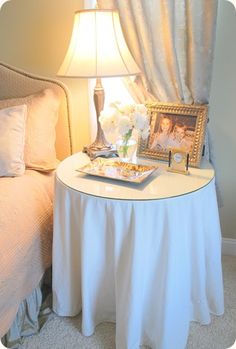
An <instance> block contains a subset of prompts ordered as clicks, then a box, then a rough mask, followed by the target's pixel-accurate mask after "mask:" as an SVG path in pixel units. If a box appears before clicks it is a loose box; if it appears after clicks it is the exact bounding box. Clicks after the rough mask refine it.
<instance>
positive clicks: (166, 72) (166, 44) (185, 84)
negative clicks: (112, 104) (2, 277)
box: [98, 0, 218, 104]
mask: <svg viewBox="0 0 236 349" xmlns="http://www.w3.org/2000/svg"><path fill="white" fill-rule="evenodd" d="M98 5H99V7H100V8H116V9H118V11H119V14H120V18H121V24H122V27H123V31H124V34H125V37H126V40H127V43H128V46H129V48H130V50H131V52H132V54H133V56H134V58H135V60H136V62H137V63H138V65H139V66H140V68H141V70H142V72H143V74H142V75H141V76H140V77H137V78H136V79H135V81H132V80H131V81H129V82H128V83H127V85H128V88H129V90H130V91H131V93H132V95H134V96H135V97H136V98H135V99H136V100H138V101H141V102H144V101H145V100H147V99H155V100H159V101H162V102H177V103H186V104H192V103H200V104H202V103H208V101H209V92H210V82H211V72H212V60H213V51H214V42H215V32H216V17H217V7H218V0H207V1H206V0H197V1H196V0H149V1H142V0H128V1H124V0H98ZM134 84H135V86H134Z"/></svg>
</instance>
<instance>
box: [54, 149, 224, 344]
mask: <svg viewBox="0 0 236 349" xmlns="http://www.w3.org/2000/svg"><path fill="white" fill-rule="evenodd" d="M87 162H89V158H88V157H87V155H85V154H83V153H78V154H75V155H73V156H71V157H69V158H67V159H65V160H64V161H63V162H62V163H61V164H60V165H59V167H58V169H57V171H56V184H55V190H56V192H55V210H54V238H53V309H54V311H55V312H56V313H57V314H58V315H62V316H75V315H77V314H78V313H79V312H80V311H81V310H82V332H83V334H84V335H86V336H89V335H91V334H92V333H93V332H94V329H95V327H96V325H97V324H99V323H101V322H104V321H115V322H116V348H117V349H126V348H127V349H138V348H139V346H140V345H147V346H150V347H151V348H153V349H154V348H158V349H169V348H175V349H184V348H185V346H186V342H187V337H188V329H189V322H190V321H192V320H194V321H199V322H200V323H202V324H208V323H209V322H210V314H211V313H214V314H219V315H220V314H222V313H223V310H224V302H223V283H222V270H221V232H220V224H219V215H218V207H217V201H216V193H215V184H214V170H213V169H212V167H211V165H210V164H209V163H207V162H203V164H202V168H201V169H192V168H191V169H190V172H191V174H190V175H189V176H184V175H181V174H176V173H170V172H167V171H166V167H167V165H166V164H165V163H161V162H158V163H157V162H155V164H157V165H158V170H157V171H155V172H154V173H153V174H152V175H151V176H150V178H148V179H147V180H146V182H144V183H142V184H141V185H137V184H130V183H123V182H118V181H115V180H109V179H103V178H102V179H101V178H96V177H92V176H86V175H84V174H81V173H79V172H77V171H76V169H78V168H79V167H81V166H83V165H85V164H86V163H87ZM142 162H144V161H142ZM145 163H151V162H150V161H145Z"/></svg>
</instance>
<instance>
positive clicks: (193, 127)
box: [137, 103, 208, 167]
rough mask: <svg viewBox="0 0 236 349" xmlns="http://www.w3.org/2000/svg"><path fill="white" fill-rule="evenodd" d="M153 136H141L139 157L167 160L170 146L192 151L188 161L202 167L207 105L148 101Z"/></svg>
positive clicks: (188, 151)
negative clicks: (144, 137) (145, 137)
mask: <svg viewBox="0 0 236 349" xmlns="http://www.w3.org/2000/svg"><path fill="white" fill-rule="evenodd" d="M147 109H148V112H149V115H150V136H149V137H148V138H147V139H146V140H142V139H140V142H139V145H138V152H137V154H138V156H141V157H147V158H152V159H159V160H166V161H168V158H169V150H170V149H171V148H180V149H181V150H183V151H185V152H187V153H189V164H190V165H191V166H193V167H199V166H200V162H201V157H202V149H203V143H204V137H205V131H206V124H207V112H208V107H207V105H187V104H172V103H150V104H147Z"/></svg>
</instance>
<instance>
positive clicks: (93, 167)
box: [77, 158, 157, 183]
mask: <svg viewBox="0 0 236 349" xmlns="http://www.w3.org/2000/svg"><path fill="white" fill-rule="evenodd" d="M156 169H157V166H147V165H138V164H132V163H128V162H123V161H118V160H113V159H102V158H97V159H95V160H93V161H91V162H90V163H89V164H87V165H85V166H83V167H81V168H79V169H77V171H78V172H82V173H85V174H88V175H92V176H97V177H103V178H110V179H116V180H120V181H124V182H130V183H142V182H143V181H144V180H145V179H146V178H147V177H148V176H149V175H150V174H151V173H153V172H154V171H155V170H156Z"/></svg>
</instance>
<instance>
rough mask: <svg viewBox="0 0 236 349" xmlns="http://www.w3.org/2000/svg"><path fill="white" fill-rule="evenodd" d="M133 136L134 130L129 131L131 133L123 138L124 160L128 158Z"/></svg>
mask: <svg viewBox="0 0 236 349" xmlns="http://www.w3.org/2000/svg"><path fill="white" fill-rule="evenodd" d="M131 136H132V129H131V130H129V131H128V132H127V133H126V134H125V135H124V136H123V137H122V139H123V142H124V144H123V146H122V149H121V151H122V153H123V157H124V158H125V157H127V155H128V149H129V146H128V141H129V139H130V137H131Z"/></svg>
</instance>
